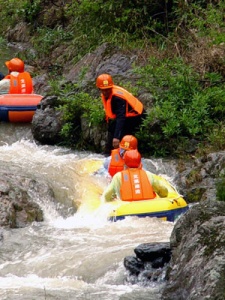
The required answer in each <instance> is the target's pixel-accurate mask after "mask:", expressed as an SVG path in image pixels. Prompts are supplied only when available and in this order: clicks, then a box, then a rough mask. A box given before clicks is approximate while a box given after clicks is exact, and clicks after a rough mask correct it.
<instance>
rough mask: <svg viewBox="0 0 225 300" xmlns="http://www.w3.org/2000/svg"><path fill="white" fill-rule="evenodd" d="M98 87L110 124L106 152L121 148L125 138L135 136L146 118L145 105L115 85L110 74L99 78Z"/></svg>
mask: <svg viewBox="0 0 225 300" xmlns="http://www.w3.org/2000/svg"><path fill="white" fill-rule="evenodd" d="M96 86H97V87H98V89H99V90H100V92H101V98H102V103H103V107H104V111H105V114H106V121H107V123H108V141H107V145H106V149H105V152H106V153H110V151H111V150H112V149H113V148H114V149H116V148H119V143H120V141H121V139H122V138H123V136H125V135H129V134H134V133H135V132H136V131H137V130H138V128H139V126H140V124H141V122H142V119H143V117H144V114H145V110H144V108H143V104H142V103H141V102H140V101H139V100H138V99H137V98H136V97H134V96H133V95H132V94H131V93H129V92H128V91H127V90H125V89H123V88H122V87H119V86H117V85H114V82H113V79H112V77H111V75H109V74H101V75H99V76H98V77H97V80H96Z"/></svg>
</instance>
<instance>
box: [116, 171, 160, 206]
mask: <svg viewBox="0 0 225 300" xmlns="http://www.w3.org/2000/svg"><path fill="white" fill-rule="evenodd" d="M121 177H122V182H121V187H120V197H121V200H123V201H138V200H147V199H154V198H155V197H156V193H155V192H154V190H153V187H152V185H151V183H150V182H149V179H148V176H147V174H146V172H145V171H144V170H141V169H136V168H135V169H128V170H124V171H122V172H121Z"/></svg>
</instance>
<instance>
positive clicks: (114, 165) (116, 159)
mask: <svg viewBox="0 0 225 300" xmlns="http://www.w3.org/2000/svg"><path fill="white" fill-rule="evenodd" d="M123 168H124V160H123V158H122V157H121V156H120V149H119V148H117V149H113V150H112V151H111V160H110V164H109V167H108V172H109V174H110V175H111V176H112V177H113V176H114V175H115V174H116V173H117V172H120V171H122V170H123Z"/></svg>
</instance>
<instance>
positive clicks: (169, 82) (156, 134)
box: [136, 57, 225, 155]
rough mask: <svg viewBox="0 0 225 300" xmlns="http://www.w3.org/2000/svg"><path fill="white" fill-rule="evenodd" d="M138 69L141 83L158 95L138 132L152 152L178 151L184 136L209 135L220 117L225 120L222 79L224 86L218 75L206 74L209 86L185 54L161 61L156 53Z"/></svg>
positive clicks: (224, 91) (168, 152) (189, 137)
mask: <svg viewBox="0 0 225 300" xmlns="http://www.w3.org/2000/svg"><path fill="white" fill-rule="evenodd" d="M136 72H137V73H138V74H139V75H141V79H140V80H139V81H138V83H137V84H138V85H139V86H141V87H145V88H146V90H147V91H148V92H150V93H152V95H153V97H154V99H155V103H154V107H153V108H152V109H151V110H150V111H149V112H148V115H147V118H146V119H145V120H144V122H143V125H142V128H141V130H140V132H139V133H138V137H139V139H141V140H145V141H146V142H145V146H146V148H148V149H150V151H151V152H152V153H154V154H156V155H158V154H161V155H162V153H165V154H174V153H175V152H176V148H178V145H179V143H180V142H182V143H183V142H184V139H186V141H188V139H191V138H192V139H199V138H200V137H201V139H204V138H206V137H209V135H210V133H211V131H212V129H214V128H215V126H216V125H217V124H218V121H219V120H220V121H222V119H223V115H224V105H223V102H224V99H225V87H224V84H223V82H222V81H221V82H220V87H215V86H214V79H215V78H216V80H217V79H218V78H219V77H218V76H214V78H211V80H210V79H209V76H208V77H207V75H208V74H206V79H207V86H205V85H203V84H202V81H204V80H202V78H200V76H199V74H198V73H197V72H196V71H194V70H193V68H192V67H191V66H188V65H187V64H185V63H184V61H183V60H182V59H181V58H174V59H167V58H166V59H162V60H161V61H159V60H157V59H155V58H154V57H152V58H150V60H149V63H148V64H147V65H145V66H144V67H142V68H137V69H136ZM159 142H160V145H161V149H159V147H158V145H159ZM179 146H180V145H179ZM184 146H186V143H184Z"/></svg>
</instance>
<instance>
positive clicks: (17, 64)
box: [5, 58, 24, 73]
mask: <svg viewBox="0 0 225 300" xmlns="http://www.w3.org/2000/svg"><path fill="white" fill-rule="evenodd" d="M5 65H6V67H7V68H8V69H9V71H10V72H12V71H16V72H19V73H22V72H24V62H23V61H22V60H21V59H19V58H12V59H11V60H9V61H6V62H5Z"/></svg>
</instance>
